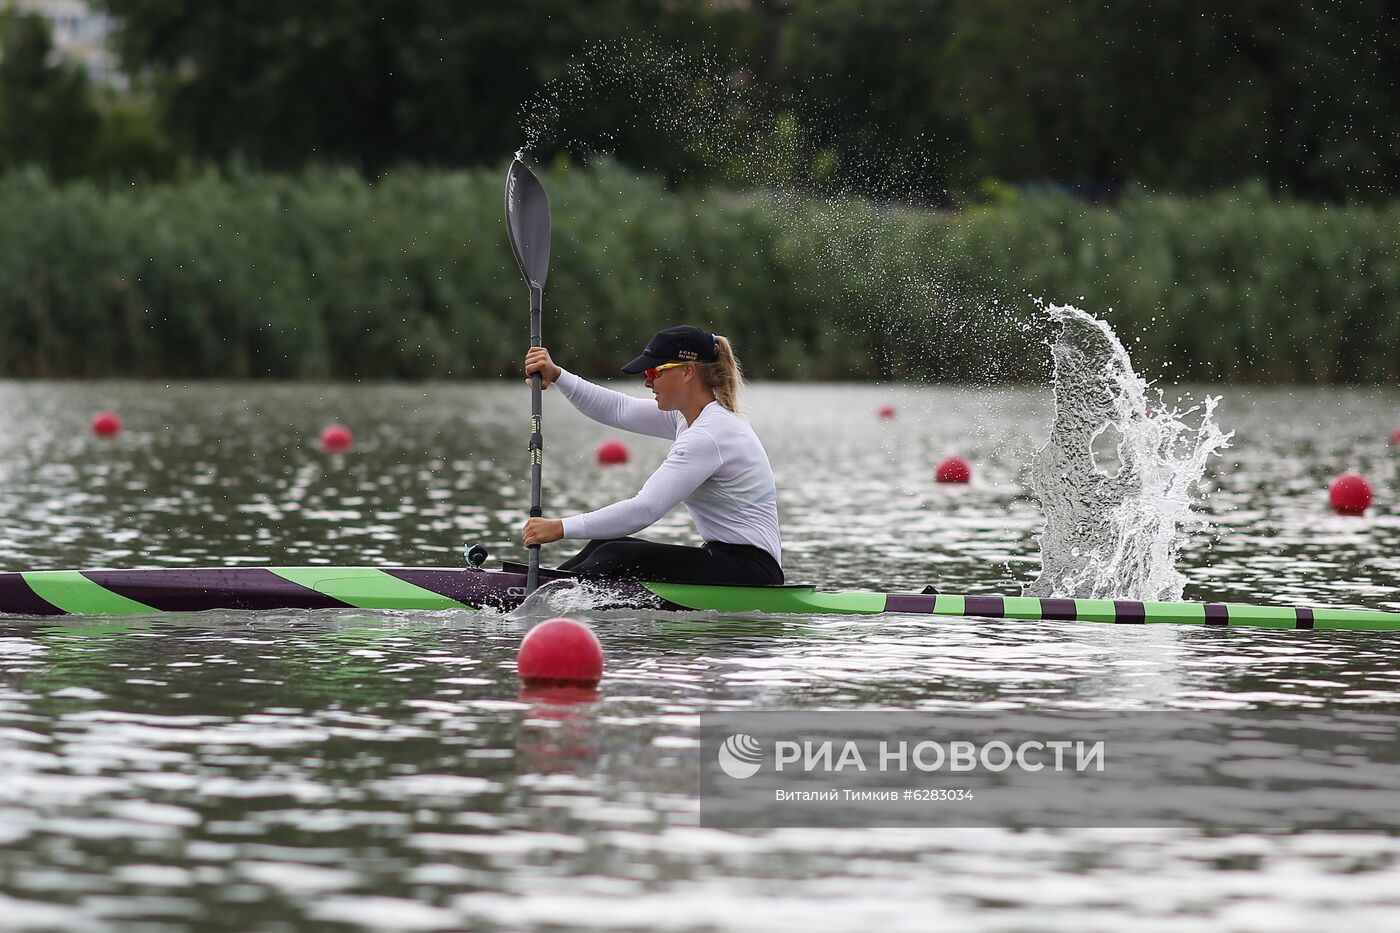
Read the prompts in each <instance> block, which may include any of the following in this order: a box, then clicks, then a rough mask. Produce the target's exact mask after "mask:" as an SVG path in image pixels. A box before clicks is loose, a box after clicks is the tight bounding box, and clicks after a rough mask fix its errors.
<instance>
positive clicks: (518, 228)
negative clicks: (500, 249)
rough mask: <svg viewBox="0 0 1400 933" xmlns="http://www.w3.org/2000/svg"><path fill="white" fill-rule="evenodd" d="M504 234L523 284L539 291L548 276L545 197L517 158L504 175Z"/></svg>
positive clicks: (546, 197) (547, 206) (547, 198)
mask: <svg viewBox="0 0 1400 933" xmlns="http://www.w3.org/2000/svg"><path fill="white" fill-rule="evenodd" d="M506 232H507V233H508V234H509V236H510V248H511V251H512V252H513V253H515V261H516V262H517V263H518V264H519V265H520V274H521V275H522V276H524V277H525V284H527V285H533V286H534V287H536V288H543V287H544V280H545V276H547V275H549V195H547V194H545V191H544V185H542V184H540V180H539V179H538V178H536V177H535V173H534V172H532V171H530V169H529V168H528V167H527V166H526V165H525V163H524V162H522V161H520V159H519V158H517V159H516V160H515V161H514V162H512V163H511V164H510V170H509V171H508V172H506Z"/></svg>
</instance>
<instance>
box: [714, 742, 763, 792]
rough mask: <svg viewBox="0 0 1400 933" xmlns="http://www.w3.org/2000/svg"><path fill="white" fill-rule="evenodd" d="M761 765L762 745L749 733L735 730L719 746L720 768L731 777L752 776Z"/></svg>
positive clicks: (739, 778)
mask: <svg viewBox="0 0 1400 933" xmlns="http://www.w3.org/2000/svg"><path fill="white" fill-rule="evenodd" d="M762 766H763V746H762V745H760V744H759V742H758V739H756V738H754V737H753V736H751V735H746V734H745V733H743V732H736V733H735V734H734V735H731V736H730V737H729V738H727V739H725V740H724V744H723V745H721V746H720V747H719V767H720V770H721V771H723V772H724V773H725V774H727V775H729V776H730V777H732V778H735V779H737V780H740V781H742V780H743V779H744V778H749V777H753V776H754V775H755V774H757V773H758V769H759V768H760V767H762Z"/></svg>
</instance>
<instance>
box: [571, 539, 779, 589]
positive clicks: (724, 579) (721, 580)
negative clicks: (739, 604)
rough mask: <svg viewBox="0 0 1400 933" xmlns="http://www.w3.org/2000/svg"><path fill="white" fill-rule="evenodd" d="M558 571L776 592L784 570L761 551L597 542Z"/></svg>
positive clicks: (712, 545)
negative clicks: (752, 588)
mask: <svg viewBox="0 0 1400 933" xmlns="http://www.w3.org/2000/svg"><path fill="white" fill-rule="evenodd" d="M559 569H560V570H567V571H569V572H571V573H576V574H578V575H579V576H583V577H610V578H613V579H626V580H655V581H656V582H658V583H708V584H723V585H728V586H778V585H780V584H782V582H783V568H782V567H780V566H778V562H777V561H776V560H774V559H773V555H772V554H769V553H768V552H767V551H765V550H764V549H763V548H761V547H754V546H753V545H751V544H725V543H723V542H720V541H710V542H706V543H705V545H704V547H685V546H684V545H680V544H657V543H656V542H654V541H643V540H642V539H640V538H601V539H599V540H597V541H590V542H588V544H587V545H586V546H585V547H584V549H583V550H581V551H579V552H578V553H577V554H575V555H574V556H573V557H571V558H569V559H568V560H566V561H564V563H562V564H560V565H559Z"/></svg>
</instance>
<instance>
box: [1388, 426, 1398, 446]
mask: <svg viewBox="0 0 1400 933" xmlns="http://www.w3.org/2000/svg"><path fill="white" fill-rule="evenodd" d="M1390 442H1391V443H1392V444H1395V445H1397V446H1400V426H1397V427H1396V428H1395V430H1393V431H1391V432H1390Z"/></svg>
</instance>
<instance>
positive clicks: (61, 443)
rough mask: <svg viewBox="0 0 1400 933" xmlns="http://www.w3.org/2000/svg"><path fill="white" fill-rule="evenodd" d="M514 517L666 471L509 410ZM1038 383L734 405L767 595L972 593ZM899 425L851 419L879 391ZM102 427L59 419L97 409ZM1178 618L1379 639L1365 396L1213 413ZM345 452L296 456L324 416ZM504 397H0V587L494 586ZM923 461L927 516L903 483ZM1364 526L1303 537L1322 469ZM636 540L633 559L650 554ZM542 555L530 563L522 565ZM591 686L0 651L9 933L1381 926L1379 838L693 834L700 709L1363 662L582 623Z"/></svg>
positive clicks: (287, 617)
mask: <svg viewBox="0 0 1400 933" xmlns="http://www.w3.org/2000/svg"><path fill="white" fill-rule="evenodd" d="M547 398H548V402H547V405H546V423H545V432H546V433H545V436H546V445H547V451H546V460H545V487H546V488H545V501H546V512H547V514H549V513H553V514H560V513H562V512H564V511H571V510H578V509H584V508H589V507H594V506H597V505H600V504H603V503H606V502H608V501H612V500H613V499H616V498H619V497H622V496H624V495H628V494H630V493H631V492H632V491H633V490H635V488H636V487H637V486H638V485H640V483H641V481H642V480H643V479H644V478H645V476H646V475H647V473H648V472H649V470H650V468H651V467H652V466H654V464H655V463H657V462H658V461H659V459H660V457H661V455H662V454H663V452H664V444H663V442H660V441H654V440H648V439H643V438H638V439H630V440H629V444H630V447H631V449H632V453H633V457H632V461H631V462H630V463H629V464H627V465H625V466H622V467H616V468H610V469H606V470H604V469H599V468H597V467H595V466H594V465H593V462H592V451H593V448H594V447H595V446H596V444H597V443H599V442H600V441H602V440H604V439H607V438H610V437H613V436H616V435H615V434H614V432H610V431H608V430H606V429H603V428H600V427H597V426H594V425H591V424H589V423H586V422H583V421H582V420H581V419H580V418H578V417H576V416H574V415H573V414H572V413H571V411H570V410H569V409H568V408H567V405H566V404H564V403H563V401H562V399H559V398H558V397H557V396H556V395H555V393H547ZM1048 399H1049V393H1048V390H1046V389H1044V388H1026V389H1016V390H1004V391H996V392H988V391H984V390H972V389H960V388H917V387H903V388H890V387H868V386H841V385H834V386H800V387H799V386H782V385H763V384H759V385H757V386H755V387H753V389H752V391H751V393H750V397H749V401H750V403H751V406H752V411H751V415H752V418H753V420H754V423H755V425H756V427H757V428H758V430H759V433H760V435H761V436H762V437H763V438H764V440H765V443H766V445H767V447H768V451H769V454H770V457H771V459H772V460H773V463H774V467H775V471H776V473H777V475H778V480H779V487H780V493H781V506H782V516H783V522H784V540H785V546H786V557H787V559H786V565H787V570H788V574H789V578H790V579H793V580H804V581H812V582H816V583H820V584H824V585H829V586H843V587H862V588H864V587H868V588H872V589H891V588H910V587H912V588H918V587H922V586H923V585H924V584H925V583H930V582H933V583H937V584H938V585H939V586H940V587H941V588H942V589H943V590H944V591H945V592H949V591H951V592H977V593H1011V592H1016V591H1018V590H1019V587H1020V586H1021V585H1022V584H1024V583H1026V582H1028V581H1030V580H1031V579H1033V578H1034V577H1035V575H1036V572H1037V571H1038V569H1039V568H1038V561H1037V556H1036V555H1037V549H1036V543H1035V540H1034V535H1035V533H1036V530H1037V521H1038V517H1039V513H1038V511H1037V509H1036V507H1035V504H1034V503H1033V502H1032V501H1030V500H1029V498H1028V493H1027V490H1028V489H1029V477H1028V467H1027V465H1028V464H1029V462H1030V458H1031V454H1032V453H1033V451H1034V450H1035V448H1036V447H1037V446H1038V445H1039V444H1040V443H1042V442H1043V440H1044V437H1045V435H1046V432H1047V431H1048V426H1049V420H1050V418H1049V416H1050V411H1049V401H1048ZM884 403H891V404H894V405H896V406H897V408H898V415H897V416H896V418H895V419H893V420H892V421H887V422H882V421H880V420H878V419H877V418H876V417H875V410H876V408H877V407H878V406H879V405H880V404H884ZM108 407H110V408H114V409H116V410H118V411H119V412H120V413H121V414H122V417H123V419H124V422H125V425H126V430H125V431H124V432H123V434H122V435H121V436H120V437H118V438H116V439H115V440H113V441H108V442H104V441H100V440H98V439H96V438H94V437H92V436H91V435H90V434H89V433H88V432H87V428H86V425H87V420H88V418H89V417H90V416H91V414H92V413H93V412H94V411H95V410H97V409H99V408H108ZM1217 415H1218V418H1219V419H1220V421H1221V422H1222V424H1223V425H1224V426H1225V427H1226V428H1227V429H1229V428H1233V429H1235V430H1236V432H1237V433H1236V436H1235V440H1234V446H1233V447H1232V448H1231V449H1230V450H1228V451H1226V453H1225V455H1224V457H1223V458H1221V459H1220V460H1218V461H1216V462H1215V464H1214V466H1213V468H1212V470H1211V472H1210V473H1209V474H1208V480H1207V485H1208V487H1209V488H1208V489H1207V490H1206V492H1207V493H1208V498H1207V499H1206V505H1205V511H1206V512H1207V514H1208V515H1209V517H1210V518H1211V520H1212V521H1213V523H1214V526H1215V531H1214V533H1213V534H1203V535H1200V536H1198V537H1197V538H1196V539H1194V540H1192V541H1191V542H1189V543H1188V545H1187V546H1186V547H1185V549H1184V551H1183V559H1182V564H1181V569H1182V570H1183V572H1185V574H1186V576H1187V578H1188V581H1189V582H1188V585H1187V590H1186V594H1187V596H1188V598H1196V599H1234V600H1250V601H1279V602H1289V603H1291V602H1298V601H1301V602H1314V603H1328V604H1337V605H1353V606H1376V607H1384V608H1391V609H1400V589H1398V588H1397V582H1398V581H1400V558H1397V557H1396V556H1395V555H1397V554H1400V522H1397V521H1396V520H1395V519H1394V518H1392V515H1391V513H1392V512H1393V508H1394V502H1395V497H1394V493H1393V489H1394V487H1395V484H1396V481H1397V479H1400V476H1397V463H1400V461H1398V460H1397V459H1396V457H1395V455H1394V454H1393V452H1392V451H1391V449H1390V448H1389V446H1388V444H1387V443H1386V438H1387V436H1388V433H1389V429H1390V428H1391V427H1392V426H1393V424H1392V422H1395V421H1400V395H1397V393H1394V392H1389V393H1382V392H1370V391H1348V390H1326V391H1323V390H1317V391H1313V390H1293V391H1262V390H1254V391H1238V390H1230V391H1228V392H1227V393H1226V399H1225V401H1224V402H1222V404H1221V407H1220V409H1219V411H1218V413H1217ZM333 420H339V421H342V422H344V423H346V424H348V425H349V426H350V427H351V428H352V429H353V430H354V431H355V434H356V439H357V443H356V447H355V449H354V450H353V451H352V452H351V453H349V454H345V455H338V456H330V455H325V454H322V453H320V452H319V451H317V450H316V447H315V438H316V435H317V434H318V433H319V431H320V429H321V428H322V427H324V426H325V425H326V424H327V423H329V422H331V421H333ZM527 420H528V394H527V393H526V392H525V391H524V387H523V386H520V387H519V388H516V387H511V386H496V385H492V386H485V385H482V386H473V385H460V384H453V385H402V386H399V385H389V386H385V385H376V386H354V387H346V386H329V385H328V386H316V385H304V384H298V385H265V384H256V385H239V384H222V385H193V386H183V385H172V386H163V385H152V384H145V383H61V384H56V383H23V384H16V383H0V570H16V569H55V568H67V567H100V566H111V567H128V566H188V565H199V564H227V563H239V564H287V563H390V564H441V565H459V564H460V557H459V555H460V552H461V548H462V545H463V544H465V543H469V542H476V541H480V542H483V543H485V544H486V545H487V547H488V548H489V549H491V550H492V551H493V553H494V554H495V555H496V556H500V557H509V558H512V559H518V558H519V557H520V556H521V555H522V554H523V551H521V550H520V549H519V548H518V546H517V545H516V544H515V540H516V538H515V536H516V533H517V529H518V527H519V525H520V523H521V522H522V520H523V518H522V513H523V511H524V510H523V508H522V503H523V502H525V501H526V499H527V498H528V476H527V471H526V456H525V453H526V452H525V436H526V434H527V428H528V425H527ZM950 453H958V454H961V455H963V456H966V457H968V458H969V459H970V460H971V462H972V464H973V471H974V482H973V483H972V484H971V485H970V486H968V487H946V486H945V487H940V486H936V485H934V484H933V483H932V482H931V475H932V469H933V465H934V464H935V463H936V462H937V460H938V459H940V458H941V457H943V456H944V455H946V454H950ZM1347 467H1351V468H1357V469H1360V470H1361V471H1362V472H1364V473H1366V474H1367V475H1368V476H1369V477H1370V478H1371V480H1372V483H1373V485H1374V486H1375V487H1376V491H1377V507H1376V508H1375V509H1373V510H1372V512H1371V514H1370V515H1369V516H1368V517H1366V518H1363V519H1343V518H1336V517H1332V516H1330V515H1329V514H1328V512H1327V511H1326V508H1325V486H1326V482H1327V480H1328V479H1329V478H1330V477H1331V476H1332V475H1333V474H1334V473H1335V472H1338V471H1340V470H1341V469H1343V468H1347ZM692 534H693V533H692V532H691V530H690V529H689V526H688V523H687V522H686V521H685V519H684V517H683V516H681V515H675V516H671V517H669V518H668V519H667V520H665V521H664V522H663V524H662V525H661V526H660V527H659V528H658V529H656V530H655V533H654V534H653V537H655V538H657V539H658V540H666V541H674V542H679V543H690V542H692V541H693V537H692ZM566 553H568V551H567V547H566V546H561V545H556V546H555V549H554V550H553V554H552V555H551V554H550V552H548V551H547V553H546V559H547V560H548V559H550V557H551V556H554V557H555V558H556V559H557V557H558V556H559V555H562V554H566ZM593 621H594V622H595V624H596V625H597V628H598V630H599V634H600V637H601V639H602V641H603V645H604V648H605V650H606V653H607V656H608V676H607V678H606V679H605V681H604V683H603V685H602V689H601V690H600V692H599V693H598V695H597V696H596V697H586V696H585V697H577V696H575V697H563V698H561V697H559V696H557V695H550V694H538V693H530V692H522V691H521V690H520V687H519V685H518V683H517V682H516V680H515V677H514V671H513V661H514V653H515V649H516V647H517V646H518V644H519V639H520V637H521V634H522V628H521V626H520V625H517V624H514V623H511V622H508V621H506V620H504V619H501V618H498V617H494V616H485V615H478V614H472V613H465V612H463V613H454V612H444V613H387V612H381V613H367V612H359V611H351V610H346V611H335V612H310V613H308V612H286V613H236V612H227V613H206V614H198V615H186V616H167V617H159V618H155V617H153V618H134V619H122V620H106V621H104V620H92V619H84V620H70V621H55V620H51V619H50V620H32V619H30V620H26V619H13V618H11V619H4V620H0V776H3V779H2V780H0V842H2V843H3V845H2V846H0V911H3V913H0V916H3V917H4V918H5V919H4V921H3V925H4V926H6V928H10V929H55V930H83V929H111V928H118V929H133V930H135V929H142V930H147V929H172V930H175V929H208V930H225V929H226V930H250V929H259V930H284V929H294V928H295V929H318V930H321V929H330V930H336V929H345V930H354V929H376V930H378V929H385V930H387V929H422V930H431V929H463V928H471V929H523V928H535V929H538V928H546V929H549V928H558V929H572V928H619V927H621V928H635V929H676V930H690V929H792V930H812V929H851V930H869V929H873V928H877V927H878V928H883V929H891V930H895V929H929V928H951V929H965V928H980V929H1065V930H1076V931H1079V930H1084V929H1122V928H1129V927H1146V928H1155V929H1177V928H1189V927H1201V926H1209V927H1211V928H1216V929H1240V930H1278V929H1338V928H1343V927H1345V928H1348V929H1350V928H1359V927H1370V928H1376V929H1380V928H1385V927H1388V926H1391V925H1393V918H1394V916H1395V913H1394V911H1395V910H1396V909H1397V908H1400V893H1398V892H1400V866H1398V865H1397V859H1400V842H1397V841H1396V840H1395V839H1394V838H1393V837H1391V836H1389V835H1386V834H1381V833H1364V832H1363V833H1346V834H1342V833H1305V834H1296V835H1288V834H1280V833H1270V832H1258V833H1236V834H1228V835H1227V834H1211V833H1200V832H1190V831H1182V830H1075V831H1054V832H1051V831H1032V832H1011V831H1004V830H996V829H983V830H938V831H934V830H843V831H832V830H781V831H748V832H722V831H717V830H709V829H702V828H700V827H699V826H698V820H697V808H698V803H697V800H696V795H695V787H696V762H695V753H696V751H695V750H696V735H697V727H698V717H699V714H700V713H701V712H703V711H706V710H713V709H791V708H797V709H849V708H862V709H939V708H960V709H1001V708H1042V709H1084V708H1089V709H1095V708H1113V709H1121V708H1139V707H1151V708H1166V709H1210V708H1246V707H1249V708H1259V707H1281V708H1288V707H1296V708H1307V709H1309V710H1314V711H1315V710H1326V709H1328V708H1343V707H1345V708H1348V709H1356V708H1366V709H1375V710H1389V709H1394V708H1400V647H1397V646H1396V643H1395V641H1394V639H1393V636H1390V635H1386V634H1380V633H1378V634H1368V633H1346V632H1292V631H1254V632H1251V631H1247V630H1227V631H1207V630H1200V629H1192V628H1176V627H1113V626H1093V625H1075V624H1072V623H1031V622H1014V621H989V620H961V621H934V620H930V619H928V618H926V617H913V616H884V617H869V618H840V617H823V616H814V617H807V618H804V617H796V618H763V617H759V616H751V617H722V616H716V615H713V614H704V613H695V614H684V613H681V614H645V613H643V614H637V613H632V614H628V613H609V614H606V615H601V616H599V617H597V618H595V619H594V620H593Z"/></svg>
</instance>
